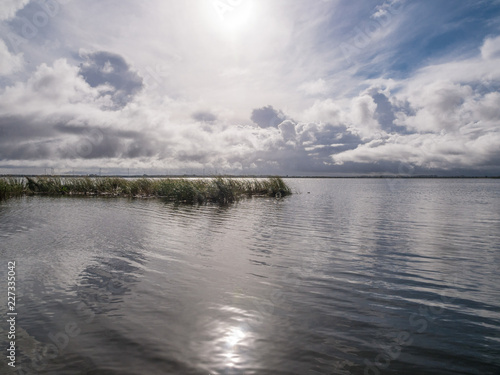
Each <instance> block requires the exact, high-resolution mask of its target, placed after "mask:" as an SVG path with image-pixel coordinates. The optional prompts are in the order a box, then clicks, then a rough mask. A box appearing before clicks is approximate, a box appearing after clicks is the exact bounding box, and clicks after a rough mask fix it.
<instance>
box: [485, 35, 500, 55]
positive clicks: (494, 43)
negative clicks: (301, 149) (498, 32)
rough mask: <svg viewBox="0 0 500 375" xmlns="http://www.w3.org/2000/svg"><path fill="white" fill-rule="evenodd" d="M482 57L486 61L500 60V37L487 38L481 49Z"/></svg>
mask: <svg viewBox="0 0 500 375" xmlns="http://www.w3.org/2000/svg"><path fill="white" fill-rule="evenodd" d="M481 56H482V57H483V59H485V60H493V59H499V58H500V36H497V37H495V38H487V39H486V40H485V41H484V43H483V46H482V47H481Z"/></svg>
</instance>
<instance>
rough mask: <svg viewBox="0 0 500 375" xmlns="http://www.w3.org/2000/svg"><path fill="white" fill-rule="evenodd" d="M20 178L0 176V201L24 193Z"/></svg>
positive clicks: (24, 189)
mask: <svg viewBox="0 0 500 375" xmlns="http://www.w3.org/2000/svg"><path fill="white" fill-rule="evenodd" d="M25 191H26V188H25V185H24V182H23V179H22V178H0V201H1V200H4V199H7V198H11V197H18V196H21V195H23V194H25Z"/></svg>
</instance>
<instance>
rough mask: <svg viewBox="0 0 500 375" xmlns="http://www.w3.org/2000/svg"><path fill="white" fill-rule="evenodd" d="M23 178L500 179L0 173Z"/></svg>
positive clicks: (387, 176) (499, 177)
mask: <svg viewBox="0 0 500 375" xmlns="http://www.w3.org/2000/svg"><path fill="white" fill-rule="evenodd" d="M10 177H13V178H23V177H33V178H35V177H56V178H81V177H91V178H94V177H102V178H105V177H107V178H124V179H127V178H186V179H189V178H235V179H237V178H275V177H278V178H295V179H296V178H336V179H341V178H373V179H380V178H415V179H426V178H428V179H457V178H465V179H500V176H438V175H392V174H388V175H367V176H365V175H355V176H295V175H291V176H289V175H232V174H227V175H226V174H224V175H220V174H217V175H199V174H171V175H147V174H142V175H123V174H104V175H98V174H74V175H73V174H0V178H10Z"/></svg>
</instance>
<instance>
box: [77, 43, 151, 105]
mask: <svg viewBox="0 0 500 375" xmlns="http://www.w3.org/2000/svg"><path fill="white" fill-rule="evenodd" d="M85 58H86V61H85V62H83V63H82V64H80V75H81V76H82V77H83V79H85V81H86V82H87V83H88V84H89V85H90V86H91V87H98V86H102V85H108V86H110V88H109V89H108V90H105V91H104V92H103V95H110V96H111V98H112V100H113V103H114V105H115V107H116V108H121V107H124V106H125V105H126V104H127V103H129V102H130V101H131V100H132V99H133V97H134V95H135V94H137V93H138V92H139V91H140V90H141V89H142V88H143V86H144V84H143V81H142V78H141V77H140V76H139V75H138V74H137V72H135V71H133V70H131V68H130V65H128V64H127V62H126V61H125V59H124V58H123V57H122V56H120V55H117V54H114V53H110V52H105V51H100V52H94V53H91V54H88V55H86V56H85Z"/></svg>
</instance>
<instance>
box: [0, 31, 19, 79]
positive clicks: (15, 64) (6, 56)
mask: <svg viewBox="0 0 500 375" xmlns="http://www.w3.org/2000/svg"><path fill="white" fill-rule="evenodd" d="M23 64H24V59H23V55H22V54H20V53H19V54H17V55H12V54H11V53H10V52H9V50H8V49H7V46H6V45H5V43H4V41H3V40H1V39H0V76H2V75H8V74H12V73H15V72H17V71H19V70H21V69H22V67H23Z"/></svg>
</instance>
